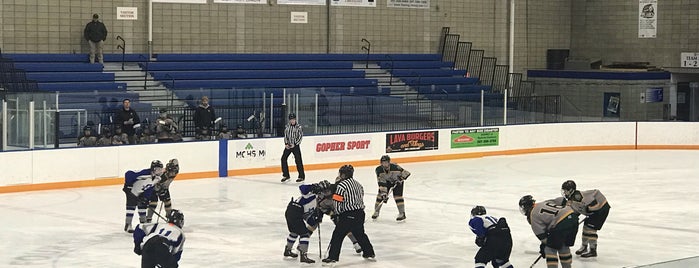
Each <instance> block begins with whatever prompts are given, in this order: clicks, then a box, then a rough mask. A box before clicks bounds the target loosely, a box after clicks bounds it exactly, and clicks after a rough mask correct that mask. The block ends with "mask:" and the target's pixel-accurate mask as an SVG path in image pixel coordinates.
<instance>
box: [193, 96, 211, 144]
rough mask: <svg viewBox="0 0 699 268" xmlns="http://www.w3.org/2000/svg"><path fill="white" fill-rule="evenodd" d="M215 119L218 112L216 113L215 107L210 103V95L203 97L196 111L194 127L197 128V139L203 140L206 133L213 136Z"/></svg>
mask: <svg viewBox="0 0 699 268" xmlns="http://www.w3.org/2000/svg"><path fill="white" fill-rule="evenodd" d="M214 120H216V113H214V107H211V105H209V97H207V96H203V97H201V103H200V104H199V106H197V109H196V110H195V111H194V127H195V128H196V137H197V139H200V140H202V139H204V137H203V136H205V135H208V136H211V128H212V127H213V125H214ZM209 138H210V137H209Z"/></svg>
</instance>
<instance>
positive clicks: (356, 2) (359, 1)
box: [330, 0, 376, 7]
mask: <svg viewBox="0 0 699 268" xmlns="http://www.w3.org/2000/svg"><path fill="white" fill-rule="evenodd" d="M330 5H332V6H353V7H376V0H332V1H331V2H330Z"/></svg>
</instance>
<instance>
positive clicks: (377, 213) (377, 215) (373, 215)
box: [371, 210, 379, 220]
mask: <svg viewBox="0 0 699 268" xmlns="http://www.w3.org/2000/svg"><path fill="white" fill-rule="evenodd" d="M378 217H379V211H378V210H377V211H374V214H372V215H371V219H372V220H375V219H376V218H378Z"/></svg>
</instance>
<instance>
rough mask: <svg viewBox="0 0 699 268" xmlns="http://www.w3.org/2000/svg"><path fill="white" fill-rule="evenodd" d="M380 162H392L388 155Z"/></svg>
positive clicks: (383, 156)
mask: <svg viewBox="0 0 699 268" xmlns="http://www.w3.org/2000/svg"><path fill="white" fill-rule="evenodd" d="M380 162H389V163H390V162H391V157H390V156H388V155H382V156H381V160H380Z"/></svg>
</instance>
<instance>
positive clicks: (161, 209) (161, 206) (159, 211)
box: [153, 202, 165, 223]
mask: <svg viewBox="0 0 699 268" xmlns="http://www.w3.org/2000/svg"><path fill="white" fill-rule="evenodd" d="M163 204H165V202H160V208H159V209H158V213H161V212H163ZM153 212H155V211H153ZM158 216H160V214H158ZM158 222H160V218H158V219H156V220H155V223H158Z"/></svg>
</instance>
